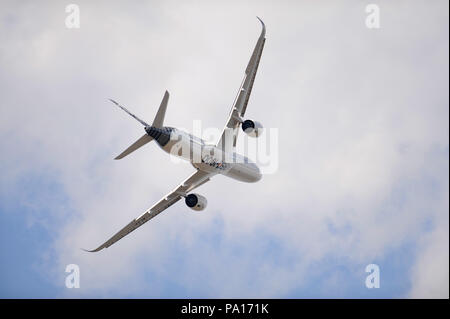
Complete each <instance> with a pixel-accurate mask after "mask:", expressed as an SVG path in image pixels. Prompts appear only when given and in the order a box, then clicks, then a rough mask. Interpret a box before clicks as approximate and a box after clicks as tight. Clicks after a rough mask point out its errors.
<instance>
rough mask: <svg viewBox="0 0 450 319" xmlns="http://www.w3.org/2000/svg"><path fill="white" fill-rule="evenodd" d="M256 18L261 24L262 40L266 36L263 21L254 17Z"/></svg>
mask: <svg viewBox="0 0 450 319" xmlns="http://www.w3.org/2000/svg"><path fill="white" fill-rule="evenodd" d="M256 18H257V19H258V20H259V22H261V24H262V31H261V36H262V37H263V38H264V37H265V36H266V25H265V24H264V21H263V20H261V18H260V17H258V16H256Z"/></svg>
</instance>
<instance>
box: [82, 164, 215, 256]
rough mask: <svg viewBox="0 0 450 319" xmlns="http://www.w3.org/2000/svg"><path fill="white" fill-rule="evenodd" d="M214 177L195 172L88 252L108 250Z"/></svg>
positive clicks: (198, 171)
mask: <svg viewBox="0 0 450 319" xmlns="http://www.w3.org/2000/svg"><path fill="white" fill-rule="evenodd" d="M212 176H213V174H211V173H206V172H203V171H200V170H197V171H196V172H194V173H193V174H192V175H191V176H189V177H188V178H187V179H185V180H184V181H183V182H182V183H181V184H180V185H179V186H178V187H176V188H175V189H174V190H173V191H171V192H170V193H169V194H167V195H166V196H164V197H163V198H162V199H161V200H160V201H159V202H158V203H156V204H155V205H153V206H152V207H151V208H149V209H148V210H147V211H146V212H144V213H143V214H142V215H141V216H139V217H137V218H135V219H133V220H132V221H131V222H130V223H129V224H128V225H126V226H125V227H124V228H122V229H121V230H120V231H118V232H117V233H116V234H115V235H114V236H112V237H111V238H110V239H108V240H107V241H106V242H105V243H103V244H102V245H100V246H99V247H97V248H96V249H94V250H87V251H88V252H97V251H100V250H102V249H103V248H108V247H109V246H111V245H112V244H114V243H115V242H117V241H118V240H120V239H122V238H123V237H125V236H126V235H128V234H129V233H131V232H132V231H133V230H135V229H136V228H139V227H140V226H142V225H143V224H145V223H146V222H148V221H149V220H150V219H152V218H153V217H155V216H156V215H158V214H159V213H162V212H163V211H164V210H166V209H167V208H169V207H170V206H172V205H173V204H175V203H176V202H178V201H179V200H180V199H181V198H182V197H183V196H184V195H185V194H186V193H188V192H190V191H192V190H194V189H195V188H197V187H199V186H200V185H203V184H204V183H206V182H207V181H209V180H210V178H211V177H212Z"/></svg>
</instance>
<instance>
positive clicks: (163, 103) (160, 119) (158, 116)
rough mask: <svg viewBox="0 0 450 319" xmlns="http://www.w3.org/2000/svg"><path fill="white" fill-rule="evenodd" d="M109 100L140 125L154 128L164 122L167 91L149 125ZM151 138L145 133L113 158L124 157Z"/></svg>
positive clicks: (159, 126) (167, 97)
mask: <svg viewBox="0 0 450 319" xmlns="http://www.w3.org/2000/svg"><path fill="white" fill-rule="evenodd" d="M110 101H111V102H113V103H114V104H115V105H117V106H118V107H120V108H121V109H122V110H123V111H125V112H126V113H127V114H128V115H130V116H131V117H133V118H134V119H135V120H136V121H138V122H139V123H141V124H142V125H144V126H145V128H147V127H151V126H152V127H155V128H162V127H163V124H164V117H165V115H166V109H167V102H168V101H169V92H167V91H166V93H164V97H163V99H162V101H161V104H160V106H159V109H158V112H157V113H156V116H155V119H154V120H153V124H152V125H151V126H150V125H148V124H147V123H146V122H144V121H143V120H141V119H140V118H138V117H137V116H136V115H134V114H133V113H131V112H130V111H128V110H127V109H126V108H125V107H124V106H122V105H120V104H119V103H117V102H116V101H114V100H111V99H110ZM152 140H153V137H151V136H150V135H148V134H147V133H146V134H144V135H143V136H142V137H141V138H140V139H138V140H137V141H136V142H134V143H133V144H132V145H131V146H129V147H128V148H127V149H126V150H125V151H123V152H122V153H121V154H120V155H118V156H117V157H116V158H115V159H116V160H118V159H121V158H124V157H125V156H127V155H128V154H130V153H132V152H134V151H135V150H137V149H138V148H140V147H142V146H144V145H145V144H147V143H148V142H151V141H152Z"/></svg>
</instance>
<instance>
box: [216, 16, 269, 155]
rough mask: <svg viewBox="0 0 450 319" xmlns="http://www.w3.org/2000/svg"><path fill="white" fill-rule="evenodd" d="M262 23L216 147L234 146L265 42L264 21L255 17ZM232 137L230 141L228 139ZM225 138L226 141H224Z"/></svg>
mask: <svg viewBox="0 0 450 319" xmlns="http://www.w3.org/2000/svg"><path fill="white" fill-rule="evenodd" d="M257 18H258V20H259V21H260V22H261V24H262V30H261V35H260V36H259V38H258V42H256V46H255V49H254V50H253V53H252V56H251V58H250V61H249V62H248V65H247V68H246V69H245V75H244V79H243V80H242V83H241V86H240V87H239V91H238V94H237V96H236V98H235V100H234V103H233V107H232V108H231V111H230V115H229V117H228V121H227V124H226V125H225V127H224V129H223V132H222V135H221V137H220V139H219V141H218V142H217V146H218V147H221V148H222V147H225V145H230V144H232V147H233V148H234V147H236V139H237V134H238V132H239V126H240V124H241V120H240V119H241V118H242V117H243V116H244V115H245V111H246V110H247V104H248V100H249V98H250V94H251V93H252V88H253V83H254V82H255V77H256V72H257V71H258V66H259V61H260V60H261V55H262V52H263V48H264V43H265V42H266V26H265V24H264V22H263V21H262V20H261V19H260V18H259V17H257ZM229 138H232V141H228V139H229ZM225 139H227V141H225Z"/></svg>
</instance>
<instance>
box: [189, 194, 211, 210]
mask: <svg viewBox="0 0 450 319" xmlns="http://www.w3.org/2000/svg"><path fill="white" fill-rule="evenodd" d="M184 201H185V203H186V205H187V206H188V207H189V208H191V209H193V210H197V211H200V210H204V209H205V208H206V205H207V204H208V201H207V200H206V198H205V197H203V196H202V195H199V194H194V193H193V194H189V195H187V196H186V198H185V200H184Z"/></svg>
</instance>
